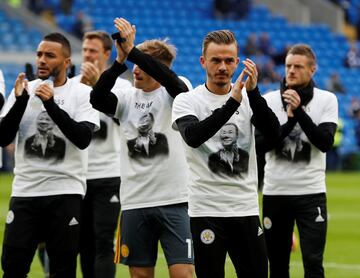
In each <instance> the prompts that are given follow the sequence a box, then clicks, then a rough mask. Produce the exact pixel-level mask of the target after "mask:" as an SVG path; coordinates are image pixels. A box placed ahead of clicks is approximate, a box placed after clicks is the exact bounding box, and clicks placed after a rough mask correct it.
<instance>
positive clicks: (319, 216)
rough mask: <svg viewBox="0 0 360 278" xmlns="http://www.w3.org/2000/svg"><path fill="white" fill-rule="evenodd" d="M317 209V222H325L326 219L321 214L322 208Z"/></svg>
mask: <svg viewBox="0 0 360 278" xmlns="http://www.w3.org/2000/svg"><path fill="white" fill-rule="evenodd" d="M317 210H318V212H319V215H318V216H317V217H316V218H315V222H325V219H324V218H323V217H322V216H321V209H320V207H317Z"/></svg>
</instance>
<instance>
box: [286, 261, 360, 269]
mask: <svg viewBox="0 0 360 278" xmlns="http://www.w3.org/2000/svg"><path fill="white" fill-rule="evenodd" d="M290 265H293V266H302V262H299V261H292V262H290ZM324 268H325V269H326V268H336V269H346V270H360V265H359V264H340V263H332V262H328V263H324Z"/></svg>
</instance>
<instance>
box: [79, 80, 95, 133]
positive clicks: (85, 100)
mask: <svg viewBox="0 0 360 278" xmlns="http://www.w3.org/2000/svg"><path fill="white" fill-rule="evenodd" d="M90 91H91V88H90V87H88V86H85V85H84V86H82V84H81V83H79V90H78V91H77V94H76V95H77V103H76V114H75V117H74V120H75V121H77V122H84V121H86V122H90V123H93V124H95V130H98V129H99V128H100V119H99V117H100V116H99V114H100V113H99V111H97V110H95V109H94V108H93V107H92V106H91V104H90Z"/></svg>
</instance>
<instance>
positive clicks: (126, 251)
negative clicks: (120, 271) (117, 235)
mask: <svg viewBox="0 0 360 278" xmlns="http://www.w3.org/2000/svg"><path fill="white" fill-rule="evenodd" d="M120 252H121V256H123V257H124V258H127V257H129V253H130V251H129V247H128V246H127V245H126V244H123V245H121V249H120Z"/></svg>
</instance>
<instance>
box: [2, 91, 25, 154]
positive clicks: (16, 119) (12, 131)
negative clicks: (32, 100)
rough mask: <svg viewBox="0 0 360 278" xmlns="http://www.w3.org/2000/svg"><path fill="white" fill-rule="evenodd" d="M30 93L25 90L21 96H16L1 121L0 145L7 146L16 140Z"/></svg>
mask: <svg viewBox="0 0 360 278" xmlns="http://www.w3.org/2000/svg"><path fill="white" fill-rule="evenodd" d="M28 101H29V94H28V93H27V92H26V91H25V90H24V92H23V93H22V95H21V96H18V97H16V101H15V103H14V105H13V106H12V107H11V108H10V110H9V112H8V113H7V114H6V115H5V116H4V118H3V119H2V120H1V122H0V134H1V136H0V146H1V147H6V146H7V145H9V144H10V143H11V142H12V141H14V139H15V136H16V133H17V131H18V130H19V125H20V122H21V119H22V117H23V115H24V112H25V109H26V105H27V103H28Z"/></svg>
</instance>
